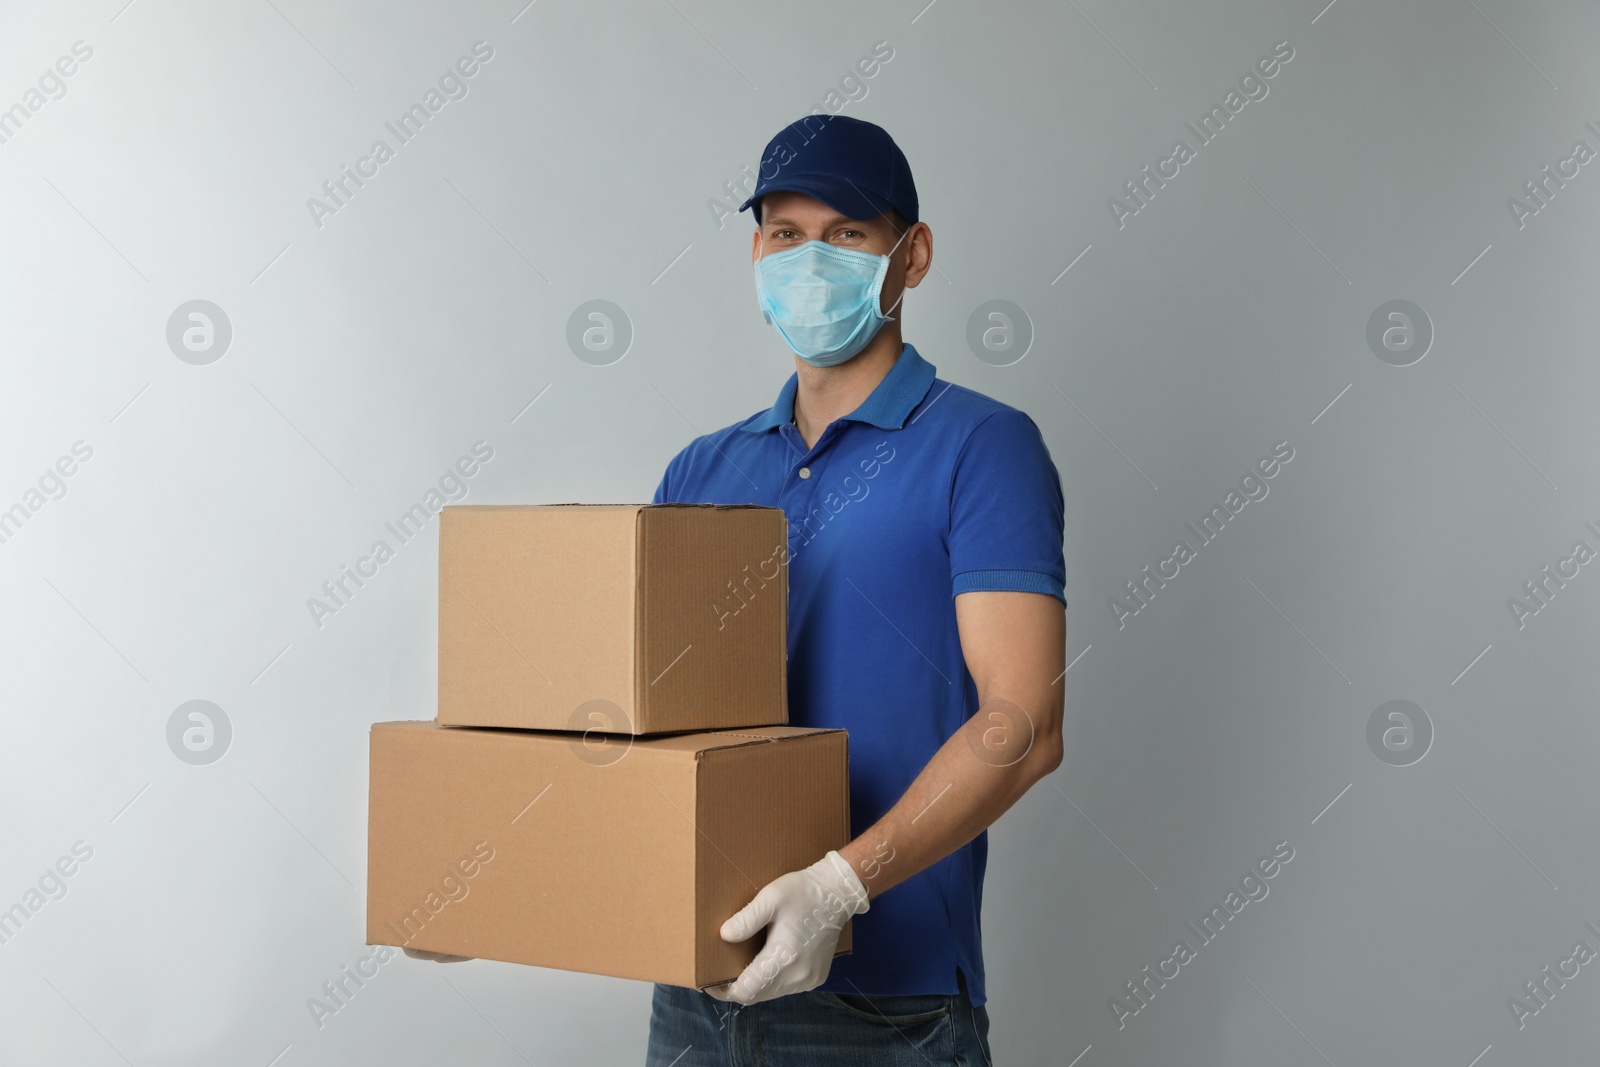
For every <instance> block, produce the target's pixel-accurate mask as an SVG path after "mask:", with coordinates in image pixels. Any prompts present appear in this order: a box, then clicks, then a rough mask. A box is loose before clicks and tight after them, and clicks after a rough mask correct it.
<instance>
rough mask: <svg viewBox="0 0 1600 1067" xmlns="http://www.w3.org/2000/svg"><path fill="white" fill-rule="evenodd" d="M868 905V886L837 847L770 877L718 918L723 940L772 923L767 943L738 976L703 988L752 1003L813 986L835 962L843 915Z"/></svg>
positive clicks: (742, 936) (719, 996) (722, 997)
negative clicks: (744, 901)
mask: <svg viewBox="0 0 1600 1067" xmlns="http://www.w3.org/2000/svg"><path fill="white" fill-rule="evenodd" d="M869 906H870V905H869V903H868V901H867V889H866V886H864V885H862V884H861V879H860V877H858V876H857V875H856V872H855V869H854V868H852V867H851V866H850V863H849V861H848V860H846V859H845V858H844V857H843V856H841V855H839V853H838V852H829V853H828V854H827V855H826V856H824V857H822V858H821V859H820V860H818V861H817V862H815V863H813V864H812V865H811V866H809V867H807V868H806V869H805V870H803V871H791V872H790V873H788V874H786V875H784V876H783V877H781V878H776V879H774V880H773V881H771V882H769V883H768V884H767V885H766V886H765V887H763V888H762V890H761V891H760V892H759V893H757V894H756V897H755V899H754V900H752V901H751V902H750V903H749V904H746V905H745V906H744V907H743V908H741V909H740V910H739V912H738V913H737V914H735V915H734V916H733V918H731V919H729V920H728V921H727V922H725V923H723V924H722V939H723V940H724V941H743V940H745V939H747V938H749V937H751V936H753V935H754V934H755V933H756V931H758V930H760V929H761V928H762V927H767V926H769V924H770V928H769V929H768V930H767V943H766V944H765V945H764V946H763V947H762V949H761V951H760V952H759V953H757V954H756V958H755V959H753V960H751V961H750V966H748V967H746V968H745V969H744V973H742V974H741V975H739V977H738V978H736V979H734V980H733V981H732V982H730V983H724V984H723V985H720V986H713V987H709V988H707V989H706V992H707V993H708V994H710V995H711V996H713V997H716V998H717V999H718V1000H724V1001H733V1002H735V1003H738V1004H755V1003H758V1002H760V1001H763V1000H774V999H776V998H778V997H782V996H787V995H788V994H790V993H803V992H805V991H806V990H808V989H815V988H816V987H817V986H819V985H821V984H822V983H823V982H824V981H826V980H827V977H828V971H829V969H831V968H832V967H833V953H834V950H835V949H836V948H838V947H839V934H840V933H841V932H842V931H843V930H844V924H845V921H846V920H847V919H849V918H850V917H851V916H853V915H860V914H862V913H863V912H865V911H866V910H867V909H868V907H869Z"/></svg>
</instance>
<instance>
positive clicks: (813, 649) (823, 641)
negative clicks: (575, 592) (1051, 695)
mask: <svg viewBox="0 0 1600 1067" xmlns="http://www.w3.org/2000/svg"><path fill="white" fill-rule="evenodd" d="M798 384H799V382H798V377H797V376H796V375H793V374H791V375H790V376H789V380H788V381H787V382H786V383H784V386H783V389H782V390H781V391H780V392H779V393H778V399H777V401H776V402H775V403H774V404H773V405H772V407H771V408H769V409H768V410H766V411H762V412H760V413H758V414H756V415H752V416H751V417H750V418H748V419H745V420H744V421H742V422H737V423H734V424H733V425H732V426H727V427H724V428H723V429H721V430H717V431H716V432H714V433H709V434H706V435H704V436H702V437H697V438H695V439H694V440H693V441H691V442H690V443H689V444H688V446H687V447H685V448H684V449H683V451H681V452H679V453H678V454H677V456H675V457H673V459H672V462H671V463H669V464H668V465H667V470H666V474H665V475H664V476H663V477H662V479H661V484H660V486H658V487H657V489H656V493H655V498H654V499H655V503H658V504H660V503H706V504H765V505H767V506H769V507H777V508H782V509H783V511H784V513H785V514H786V515H787V516H788V519H789V544H788V549H789V560H788V566H789V721H790V722H791V723H794V724H796V725H800V726H825V727H835V728H843V729H845V730H848V731H849V732H850V822H851V832H852V834H853V835H859V834H861V833H863V832H864V831H866V830H867V829H868V828H870V827H871V826H872V824H873V823H874V822H876V821H877V820H878V819H879V818H880V817H881V816H882V815H883V814H884V813H885V812H887V811H888V810H889V808H891V807H892V806H893V805H894V804H895V802H896V801H898V800H899V799H900V797H901V796H902V795H903V794H904V793H905V791H906V789H907V788H908V787H909V786H910V785H911V782H912V780H913V779H915V778H916V776H917V775H918V773H920V772H921V771H922V769H923V768H924V767H925V766H927V764H928V761H929V760H930V759H932V758H933V755H934V753H935V752H937V751H938V750H939V748H940V746H942V745H943V744H944V743H945V741H946V740H948V739H949V738H950V736H951V735H952V734H954V733H955V732H956V730H957V729H959V728H960V727H961V724H962V723H964V722H965V721H966V720H967V718H968V717H969V716H971V715H972V713H973V712H974V711H976V710H977V708H978V696H977V690H976V687H975V685H974V684H973V680H972V676H971V674H970V673H968V671H967V667H966V662H965V660H964V658H963V657H962V653H961V638H960V633H959V632H958V630H957V628H956V612H955V599H954V598H955V596H956V594H958V593H963V592H967V591H969V590H979V589H1015V590H1023V591H1026V592H1034V593H1045V594H1047V595H1049V596H1053V597H1056V598H1058V599H1060V600H1061V602H1062V603H1063V604H1065V603H1066V596H1065V593H1064V582H1065V578H1066V574H1065V564H1064V562H1063V558H1062V496H1061V482H1060V479H1059V478H1058V476H1057V474H1056V468H1055V464H1054V463H1053V462H1052V461H1051V459H1050V452H1049V449H1048V448H1047V447H1046V446H1045V443H1044V439H1043V437H1041V436H1040V434H1039V429H1038V427H1037V426H1035V425H1034V422H1033V420H1032V419H1030V418H1029V417H1028V416H1027V415H1026V414H1024V413H1023V412H1021V411H1019V410H1017V409H1016V408H1013V407H1010V406H1008V405H1006V404H1003V403H1001V402H999V401H998V400H994V399H991V398H990V397H987V396H984V395H983V394H982V393H977V392H974V391H973V390H971V389H966V388H963V387H962V386H959V385H955V384H953V383H951V382H946V381H942V380H940V379H939V378H937V377H936V376H935V369H934V367H933V365H932V364H931V363H929V362H928V361H927V360H925V359H923V358H922V356H921V355H919V354H918V353H917V350H916V349H915V348H914V347H913V346H911V345H909V344H907V345H905V347H904V348H902V349H901V352H900V355H899V357H898V358H897V359H896V360H895V363H894V366H893V367H892V368H891V369H890V371H889V373H888V375H887V376H885V377H884V379H883V381H881V382H879V383H878V386H877V387H876V388H875V389H874V390H873V391H872V394H871V395H870V396H868V397H867V399H866V400H865V401H863V402H862V404H861V406H860V407H858V408H856V410H855V411H853V412H851V413H850V414H848V415H845V416H843V417H841V418H839V419H837V420H835V421H834V422H833V423H832V424H831V425H829V426H828V427H827V429H825V430H824V431H823V432H822V436H821V437H820V438H818V439H817V443H816V444H815V445H814V446H812V447H810V448H807V447H806V443H805V441H804V439H802V438H801V436H800V432H799V430H798V429H797V428H796V427H795V425H794V424H793V422H792V421H791V419H792V417H793V413H794V396H795V390H796V388H797V387H798ZM987 857H988V834H987V831H985V832H983V833H980V834H978V836H977V837H976V838H975V839H973V840H972V841H971V842H969V843H968V844H966V845H964V846H962V847H961V848H959V849H957V850H956V851H955V852H954V853H952V854H951V855H949V856H947V857H945V858H944V859H942V860H940V861H939V862H937V863H935V864H934V865H933V866H932V867H929V868H928V869H927V870H924V871H921V872H919V873H917V874H915V875H913V876H912V877H910V878H908V879H907V880H906V881H904V882H901V883H900V884H899V885H897V886H895V887H894V888H892V889H890V890H888V891H887V892H885V893H884V894H883V895H882V896H879V897H875V898H874V899H873V901H872V907H871V909H870V910H869V911H867V913H866V914H864V915H859V916H857V917H856V918H855V920H854V930H853V934H852V937H853V945H854V947H853V949H852V952H851V954H850V955H847V956H840V957H837V958H836V959H835V960H834V961H833V969H832V971H831V972H830V973H829V976H828V980H827V981H826V982H825V983H823V985H821V986H820V987H819V988H820V989H822V990H824V991H827V992H834V993H847V994H848V993H856V992H860V993H865V994H877V995H883V996H890V995H910V994H927V993H945V994H950V993H956V992H958V987H957V985H956V969H957V968H960V970H961V971H962V973H963V974H964V975H965V977H966V984H967V991H968V994H969V995H970V996H971V997H972V1001H973V1003H975V1004H982V1003H984V1002H985V1001H986V1000H987V999H988V998H987V994H986V993H985V990H984V971H983V948H982V937H981V932H980V925H979V910H980V907H981V905H982V902H983V873H984V866H985V862H986V860H987ZM891 862H892V861H891Z"/></svg>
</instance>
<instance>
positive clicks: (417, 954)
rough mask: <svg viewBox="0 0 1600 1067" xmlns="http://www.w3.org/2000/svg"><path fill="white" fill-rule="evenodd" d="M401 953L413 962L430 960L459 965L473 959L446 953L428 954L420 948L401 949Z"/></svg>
mask: <svg viewBox="0 0 1600 1067" xmlns="http://www.w3.org/2000/svg"><path fill="white" fill-rule="evenodd" d="M401 951H402V952H404V953H405V954H406V955H407V956H410V957H411V958H412V959H414V960H432V961H433V962H434V963H460V962H462V961H463V960H470V959H472V958H473V957H471V956H452V955H450V954H449V953H448V952H429V951H428V950H427V949H422V948H404V947H402V948H401Z"/></svg>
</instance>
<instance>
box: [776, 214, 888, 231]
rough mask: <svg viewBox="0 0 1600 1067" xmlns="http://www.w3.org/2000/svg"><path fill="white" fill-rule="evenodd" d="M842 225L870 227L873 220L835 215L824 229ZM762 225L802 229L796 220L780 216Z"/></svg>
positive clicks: (827, 221)
mask: <svg viewBox="0 0 1600 1067" xmlns="http://www.w3.org/2000/svg"><path fill="white" fill-rule="evenodd" d="M841 223H850V224H852V225H854V226H857V227H862V226H870V225H871V224H872V220H871V219H852V218H849V217H848V216H845V215H835V216H833V217H832V218H829V219H824V220H823V222H822V229H824V230H830V229H832V228H833V227H835V226H838V225H840V224H841ZM761 224H762V226H791V227H794V228H795V229H800V228H801V226H800V224H799V223H798V222H796V221H795V220H794V219H787V218H783V217H781V216H778V215H774V216H772V217H771V218H768V219H763V220H762V223H761Z"/></svg>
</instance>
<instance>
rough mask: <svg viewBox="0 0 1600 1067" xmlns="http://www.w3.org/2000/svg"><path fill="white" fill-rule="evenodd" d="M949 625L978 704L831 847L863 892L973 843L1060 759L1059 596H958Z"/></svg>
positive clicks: (1062, 641)
mask: <svg viewBox="0 0 1600 1067" xmlns="http://www.w3.org/2000/svg"><path fill="white" fill-rule="evenodd" d="M956 624H957V627H958V628H959V630H960V635H961V651H962V654H963V655H964V656H965V658H966V661H967V669H968V670H969V671H970V672H971V673H972V679H973V682H974V683H975V684H976V686H977V690H978V710H977V711H976V712H975V713H973V715H972V717H971V718H970V719H968V720H967V722H966V723H964V724H963V725H962V727H961V729H959V730H957V731H956V732H955V734H953V735H952V736H951V737H950V739H949V740H948V741H946V742H945V744H944V745H943V746H942V747H940V749H939V751H938V752H936V753H934V756H933V758H932V759H931V760H929V761H928V765H927V766H926V767H924V768H923V769H922V772H921V773H920V774H918V775H917V777H916V780H915V781H913V782H912V783H911V786H910V788H908V789H907V790H906V792H905V794H904V795H903V796H902V797H901V798H900V799H899V800H898V801H897V802H896V803H895V805H894V807H892V808H890V809H889V810H888V812H886V813H885V814H884V816H883V818H881V819H879V820H878V821H877V822H876V823H874V824H873V825H872V826H871V828H869V829H868V830H867V831H866V832H865V833H863V834H861V835H860V836H859V837H857V838H856V839H855V840H854V841H851V842H850V843H849V844H848V845H846V846H845V847H844V848H842V849H840V850H839V854H840V855H841V856H843V857H844V858H845V859H846V860H847V861H848V862H849V863H850V865H851V866H852V867H853V868H855V871H856V874H857V875H858V876H859V877H860V878H861V881H862V884H863V885H865V886H866V887H867V895H868V897H869V898H870V897H875V896H878V895H879V894H881V893H883V892H884V891H885V890H887V889H889V888H890V887H892V886H895V885H898V884H899V883H900V882H903V881H905V880H906V879H907V878H910V877H911V876H912V875H914V874H916V873H917V872H918V871H921V870H924V869H926V868H927V867H929V866H931V865H933V864H934V863H937V862H938V861H939V860H941V859H943V858H944V857H945V856H948V855H949V854H950V853H952V852H954V851H955V850H956V849H958V848H960V847H961V846H962V845H964V844H966V843H967V842H968V841H971V840H972V839H973V838H974V837H976V836H978V834H979V833H980V832H981V831H983V830H984V829H985V828H987V827H988V826H989V825H990V824H992V823H993V822H994V821H995V820H996V819H998V818H999V817H1000V816H1001V815H1003V814H1004V813H1005V812H1006V810H1007V809H1009V808H1010V807H1011V805H1013V804H1015V803H1016V802H1017V801H1018V800H1019V799H1021V797H1022V795H1023V794H1024V793H1026V792H1027V791H1028V790H1029V788H1031V787H1032V786H1033V783H1035V782H1037V781H1038V780H1039V779H1040V778H1043V777H1044V776H1045V775H1047V774H1049V773H1050V772H1051V771H1053V770H1055V769H1056V768H1057V767H1058V766H1060V765H1061V756H1062V747H1061V716H1062V710H1063V703H1064V699H1063V693H1064V691H1065V682H1064V678H1063V674H1064V670H1063V668H1064V665H1065V660H1066V631H1067V623H1066V610H1065V608H1064V606H1063V605H1062V603H1061V601H1059V600H1057V599H1056V598H1055V597H1052V596H1046V595H1045V594H1043V593H1017V592H1001V591H993V592H990V591H984V592H971V593H961V594H959V595H957V596H956Z"/></svg>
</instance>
